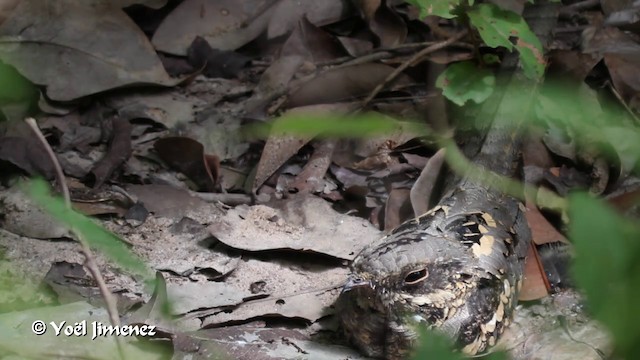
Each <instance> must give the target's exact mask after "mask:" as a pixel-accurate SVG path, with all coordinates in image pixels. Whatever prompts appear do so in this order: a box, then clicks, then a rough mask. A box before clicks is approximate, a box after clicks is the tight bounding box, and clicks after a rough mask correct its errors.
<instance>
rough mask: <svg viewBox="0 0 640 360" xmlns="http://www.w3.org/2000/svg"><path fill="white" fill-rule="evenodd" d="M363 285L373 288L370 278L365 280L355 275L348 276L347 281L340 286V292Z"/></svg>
mask: <svg viewBox="0 0 640 360" xmlns="http://www.w3.org/2000/svg"><path fill="white" fill-rule="evenodd" d="M363 286H368V287H370V288H373V284H372V283H371V281H370V280H365V279H363V278H361V277H357V276H350V277H349V278H348V279H347V282H346V283H345V284H344V286H343V287H342V292H343V293H345V292H347V291H350V290H353V289H356V288H360V287H363Z"/></svg>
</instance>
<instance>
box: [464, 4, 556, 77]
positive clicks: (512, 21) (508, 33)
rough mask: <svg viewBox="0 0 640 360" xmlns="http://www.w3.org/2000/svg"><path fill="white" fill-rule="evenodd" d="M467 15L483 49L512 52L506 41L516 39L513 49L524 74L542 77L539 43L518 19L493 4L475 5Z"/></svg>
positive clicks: (510, 44)
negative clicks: (476, 31)
mask: <svg viewBox="0 0 640 360" xmlns="http://www.w3.org/2000/svg"><path fill="white" fill-rule="evenodd" d="M467 15H468V16H469V20H470V21H471V24H472V25H473V26H474V27H475V28H476V29H478V32H479V33H480V37H482V40H484V42H485V43H486V44H487V46H490V47H493V48H496V47H498V46H503V47H505V48H507V49H509V50H513V47H514V45H513V44H512V43H511V41H510V40H509V38H511V37H516V38H517V39H518V40H517V42H516V44H515V47H516V49H518V52H519V53H520V60H521V64H522V68H523V70H524V73H525V75H526V76H527V77H528V78H530V79H538V78H540V77H542V75H543V74H544V68H545V64H546V63H545V60H544V53H543V51H542V44H541V43H540V40H539V39H538V38H537V37H536V35H535V34H534V33H533V32H532V31H531V29H530V28H529V25H527V23H526V22H525V21H524V19H523V18H522V16H520V15H518V14H516V13H514V12H511V11H507V10H502V9H500V8H499V7H497V6H495V5H493V4H479V5H478V6H476V7H475V8H473V9H471V10H469V12H468V13H467Z"/></svg>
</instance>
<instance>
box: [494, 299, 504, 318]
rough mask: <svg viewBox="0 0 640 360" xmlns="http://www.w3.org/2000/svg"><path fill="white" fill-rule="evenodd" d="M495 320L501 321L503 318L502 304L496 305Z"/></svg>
mask: <svg viewBox="0 0 640 360" xmlns="http://www.w3.org/2000/svg"><path fill="white" fill-rule="evenodd" d="M495 316H496V320H498V321H502V319H503V318H504V303H500V304H498V309H496V314H495Z"/></svg>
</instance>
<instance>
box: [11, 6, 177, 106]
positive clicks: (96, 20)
mask: <svg viewBox="0 0 640 360" xmlns="http://www.w3.org/2000/svg"><path fill="white" fill-rule="evenodd" d="M0 36H1V37H0V57H1V58H2V60H3V61H4V62H5V63H8V64H10V65H12V66H14V67H15V68H16V69H18V71H19V72H20V73H21V74H22V75H23V76H25V77H26V78H27V79H29V80H30V81H31V82H33V83H35V84H37V85H44V86H45V87H46V94H47V96H48V97H49V98H50V99H52V100H57V101H69V100H74V99H77V98H80V97H84V96H88V95H92V94H95V93H98V92H101V91H105V90H109V89H113V88H118V87H122V86H126V85H134V84H155V85H163V86H173V85H175V84H177V83H179V80H176V79H172V78H170V77H169V75H167V73H166V72H165V70H164V67H163V66H162V63H161V62H160V59H159V58H158V56H157V54H156V52H155V51H154V49H153V47H152V46H151V44H150V43H149V41H148V40H147V38H146V36H145V35H144V33H142V31H141V30H140V29H139V28H138V27H137V25H136V24H135V23H134V22H133V21H132V20H131V19H130V18H129V17H128V16H127V15H126V14H125V13H124V12H123V11H122V10H121V9H119V8H117V7H112V6H110V5H109V4H108V3H106V2H100V4H98V5H96V4H93V5H92V4H91V3H90V2H85V1H73V0H59V1H53V2H51V1H46V2H41V1H38V0H24V1H20V3H19V4H18V5H17V6H16V8H15V9H14V11H13V13H12V14H11V16H10V17H9V18H8V19H7V20H6V21H5V22H4V23H2V24H0ZM87 74H91V79H90V80H88V79H87V78H86V77H87Z"/></svg>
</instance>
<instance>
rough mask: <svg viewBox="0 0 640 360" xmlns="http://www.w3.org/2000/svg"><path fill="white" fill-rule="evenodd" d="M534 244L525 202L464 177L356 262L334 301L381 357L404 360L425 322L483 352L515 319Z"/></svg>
mask: <svg viewBox="0 0 640 360" xmlns="http://www.w3.org/2000/svg"><path fill="white" fill-rule="evenodd" d="M529 242H530V232H529V229H528V227H527V225H526V220H525V218H524V211H523V206H522V204H521V203H519V202H518V201H516V200H515V199H513V198H511V197H509V196H507V195H503V194H500V193H498V192H492V191H489V190H487V188H486V187H481V186H479V185H476V184H474V183H473V182H470V181H464V180H463V181H461V183H460V184H459V185H458V186H456V187H455V188H454V189H453V190H451V191H450V193H449V194H448V195H446V196H445V197H444V198H443V200H441V201H440V202H439V205H438V206H436V207H434V208H433V209H431V210H430V211H429V212H427V213H426V214H424V215H421V216H419V217H417V218H415V219H412V220H410V221H407V222H405V223H404V224H402V225H400V226H399V227H397V228H396V229H395V230H393V231H392V232H391V233H390V234H389V235H387V236H385V237H383V238H382V239H380V240H378V241H377V242H375V243H373V244H370V245H369V246H368V247H366V248H365V249H364V250H363V251H362V252H361V253H360V254H359V255H358V256H357V257H356V258H355V260H354V261H353V263H352V266H351V270H352V274H351V276H350V278H349V280H348V282H347V284H346V285H345V287H344V289H343V292H342V294H341V295H340V298H339V299H338V302H337V304H336V306H337V313H338V316H339V319H340V322H341V325H342V328H343V329H344V332H345V334H346V335H347V337H348V338H349V340H350V341H351V343H353V344H354V345H356V346H357V347H358V348H359V349H360V350H361V351H362V352H363V353H365V354H366V355H367V356H372V357H377V358H384V359H388V360H395V359H405V358H406V357H407V355H408V354H409V353H410V351H411V348H412V346H413V344H414V341H415V340H416V338H417V332H416V329H417V326H418V325H419V324H421V323H422V324H424V325H426V327H427V328H432V329H437V330H438V331H441V332H442V333H444V334H446V335H448V336H450V337H451V338H452V339H453V340H454V341H455V342H456V344H457V346H459V348H460V349H462V351H463V352H464V353H466V354H469V355H475V354H480V353H482V352H484V351H485V350H487V349H488V348H489V347H491V346H492V345H494V344H495V343H496V341H497V340H498V338H499V336H500V335H501V334H502V332H503V331H504V329H505V327H506V326H507V325H508V324H509V322H510V320H511V315H512V312H513V308H514V307H515V305H516V301H517V293H518V291H519V289H520V286H521V285H522V272H523V263H524V258H525V255H526V252H527V247H528V246H529Z"/></svg>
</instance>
